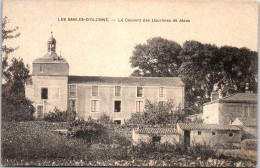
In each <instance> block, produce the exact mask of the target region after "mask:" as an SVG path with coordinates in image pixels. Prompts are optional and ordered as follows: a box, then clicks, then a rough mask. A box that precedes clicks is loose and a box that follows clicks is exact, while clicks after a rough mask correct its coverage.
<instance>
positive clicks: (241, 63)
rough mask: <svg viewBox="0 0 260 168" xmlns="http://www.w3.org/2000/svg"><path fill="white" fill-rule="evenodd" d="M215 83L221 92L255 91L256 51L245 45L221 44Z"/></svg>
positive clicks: (256, 74) (256, 72) (256, 73)
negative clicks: (240, 46)
mask: <svg viewBox="0 0 260 168" xmlns="http://www.w3.org/2000/svg"><path fill="white" fill-rule="evenodd" d="M217 57H218V59H219V62H218V64H219V71H218V74H219V75H218V78H217V85H218V88H220V89H221V90H222V92H223V94H224V95H225V94H228V93H234V92H245V91H252V92H254V93H256V92H257V83H258V81H257V76H258V71H257V70H258V53H257V52H255V51H251V50H249V49H247V48H245V47H243V48H237V47H231V46H223V47H221V48H220V49H219V52H218V55H217Z"/></svg>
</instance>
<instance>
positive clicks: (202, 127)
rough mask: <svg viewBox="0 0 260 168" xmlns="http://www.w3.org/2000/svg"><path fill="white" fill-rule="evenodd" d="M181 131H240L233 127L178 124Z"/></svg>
mask: <svg viewBox="0 0 260 168" xmlns="http://www.w3.org/2000/svg"><path fill="white" fill-rule="evenodd" d="M177 125H179V127H180V128H181V129H182V130H240V128H238V127H237V126H234V125H217V124H199V123H178V124H177Z"/></svg>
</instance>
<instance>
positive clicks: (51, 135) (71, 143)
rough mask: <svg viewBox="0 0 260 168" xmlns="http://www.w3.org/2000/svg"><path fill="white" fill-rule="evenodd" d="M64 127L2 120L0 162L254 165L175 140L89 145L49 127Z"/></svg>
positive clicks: (110, 164) (83, 164)
mask: <svg viewBox="0 0 260 168" xmlns="http://www.w3.org/2000/svg"><path fill="white" fill-rule="evenodd" d="M67 127H69V124H68V123H66V122H59V123H53V122H45V121H29V122H2V157H1V158H2V165H4V166H106V167H107V166H113V167H114V166H128V167H129V166H130V167H133V166H149V167H151V166H159V167H165V166H167V167H169V166H171V167H172V166H174V167H190V166H193V167H226V166H228V167H235V166H238V167H254V166H255V164H256V162H253V161H250V160H245V159H233V158H231V157H218V156H217V157H215V158H214V157H213V158H209V159H208V160H203V158H201V157H200V155H199V154H198V153H196V152H198V151H201V150H193V149H191V150H192V151H193V153H194V155H192V156H189V155H187V154H185V153H187V152H188V150H187V148H184V147H183V145H182V144H178V146H179V147H177V144H176V145H170V144H158V145H157V146H156V145H154V144H148V145H147V144H143V147H142V146H138V148H137V147H136V146H131V145H128V146H127V148H125V147H124V145H123V146H121V145H120V144H119V145H116V144H113V143H111V144H98V143H96V144H92V145H91V146H89V145H88V143H86V142H85V141H84V140H83V139H81V138H68V137H66V136H63V135H59V134H57V133H55V132H53V131H52V130H55V129H65V128H67ZM111 137H113V136H111ZM113 139H116V137H115V138H114V137H113ZM149 145H151V146H154V147H151V148H150V147H149ZM133 148H134V149H133ZM149 148H150V149H149ZM178 148H179V149H178ZM151 149H154V150H155V151H153V150H151ZM144 150H145V151H146V152H144ZM143 153H147V154H146V155H145V154H143ZM190 153H191V152H190ZM204 154H206V153H204ZM140 156H142V157H140ZM213 161H214V162H213Z"/></svg>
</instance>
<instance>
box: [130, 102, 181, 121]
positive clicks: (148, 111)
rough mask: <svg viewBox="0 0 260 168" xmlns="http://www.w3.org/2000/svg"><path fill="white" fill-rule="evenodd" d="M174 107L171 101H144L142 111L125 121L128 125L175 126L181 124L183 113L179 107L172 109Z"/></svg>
mask: <svg viewBox="0 0 260 168" xmlns="http://www.w3.org/2000/svg"><path fill="white" fill-rule="evenodd" d="M173 108H174V105H173V102H172V101H171V100H169V101H167V102H154V103H153V102H151V101H149V100H146V102H145V108H144V111H143V112H141V113H134V114H132V116H131V118H130V119H129V120H128V121H127V123H128V124H145V125H147V124H148V125H157V124H176V123H177V122H183V121H184V119H185V116H186V114H185V112H184V110H182V109H181V108H180V107H177V108H176V109H173Z"/></svg>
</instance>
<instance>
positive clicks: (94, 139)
mask: <svg viewBox="0 0 260 168" xmlns="http://www.w3.org/2000/svg"><path fill="white" fill-rule="evenodd" d="M69 131H70V136H71V137H76V138H81V139H83V140H84V141H85V142H87V143H101V142H102V143H109V141H110V138H109V136H108V129H107V128H106V127H105V126H103V125H102V124H99V123H97V122H95V121H94V120H92V119H91V120H88V121H84V120H75V121H73V122H71V123H70V127H69Z"/></svg>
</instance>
